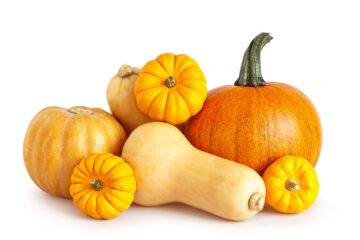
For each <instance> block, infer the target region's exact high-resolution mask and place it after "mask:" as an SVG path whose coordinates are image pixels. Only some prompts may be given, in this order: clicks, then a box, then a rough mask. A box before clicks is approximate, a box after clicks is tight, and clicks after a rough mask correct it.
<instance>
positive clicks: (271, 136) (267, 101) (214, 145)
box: [185, 33, 322, 174]
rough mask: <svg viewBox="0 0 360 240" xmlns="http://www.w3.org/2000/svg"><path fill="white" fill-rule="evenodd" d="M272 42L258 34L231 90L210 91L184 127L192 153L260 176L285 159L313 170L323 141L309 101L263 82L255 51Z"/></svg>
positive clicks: (296, 92) (289, 88)
mask: <svg viewBox="0 0 360 240" xmlns="http://www.w3.org/2000/svg"><path fill="white" fill-rule="evenodd" d="M271 39H272V38H271V36H270V35H269V34H267V33H262V34H260V35H258V36H257V37H256V38H255V39H254V40H253V41H252V42H251V44H250V46H249V48H248V49H247V51H246V52H245V55H244V59H243V62H242V67H241V72H240V76H239V79H238V80H237V81H236V82H235V86H222V87H219V88H216V89H213V90H211V91H210V92H209V93H208V97H207V99H206V101H205V103H204V106H203V108H202V110H201V111H200V112H199V113H198V114H197V115H196V116H194V117H192V118H191V119H190V120H189V121H188V122H187V124H186V126H185V134H186V136H187V138H188V139H189V140H190V142H191V143H192V144H193V145H194V146H195V147H197V148H199V149H201V150H203V151H207V152H209V153H212V154H215V155H218V156H220V157H223V158H226V159H230V160H233V161H237V162H239V163H242V164H245V165H247V166H249V167H251V168H253V169H255V170H256V171H257V172H258V173H260V174H262V173H263V171H264V170H265V168H266V167H267V166H268V165H269V164H270V163H271V162H273V161H274V160H276V159H278V158H280V157H282V156H284V155H296V156H300V157H303V158H306V159H308V160H309V162H310V163H311V164H312V165H313V166H315V164H316V162H317V160H318V158H319V154H320V149H321V141H322V136H321V125H320V119H319V116H318V113H317V111H316V109H315V107H314V105H313V104H312V103H311V101H310V99H309V98H308V97H306V96H305V95H304V94H303V93H302V92H301V91H299V90H298V89H296V88H295V87H292V86H290V85H288V84H284V83H276V82H265V81H264V80H263V78H262V75H261V66H260V50H261V49H262V47H263V46H264V45H265V44H266V43H267V42H269V41H270V40H271Z"/></svg>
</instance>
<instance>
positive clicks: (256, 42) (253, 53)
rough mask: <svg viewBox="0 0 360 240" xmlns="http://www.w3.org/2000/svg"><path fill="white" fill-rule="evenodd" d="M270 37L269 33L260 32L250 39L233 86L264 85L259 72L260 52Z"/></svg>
mask: <svg viewBox="0 0 360 240" xmlns="http://www.w3.org/2000/svg"><path fill="white" fill-rule="evenodd" d="M271 39H272V37H271V36H270V34H269V33H260V34H259V35H257V36H256V37H255V38H254V39H253V40H252V41H251V43H250V45H249V47H248V48H247V49H246V51H245V54H244V57H243V60H242V63H241V69H240V74H239V78H238V79H237V80H236V81H235V86H247V87H256V86H264V85H265V81H264V79H263V77H262V74H261V62H260V52H261V50H262V48H263V47H264V46H265V45H266V44H267V43H268V42H270V41H271Z"/></svg>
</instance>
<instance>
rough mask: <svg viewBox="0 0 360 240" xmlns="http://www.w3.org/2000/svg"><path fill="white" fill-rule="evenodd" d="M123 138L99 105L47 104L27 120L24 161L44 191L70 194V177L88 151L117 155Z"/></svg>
mask: <svg viewBox="0 0 360 240" xmlns="http://www.w3.org/2000/svg"><path fill="white" fill-rule="evenodd" d="M125 140H126V134H125V131H124V129H123V128H122V126H121V125H120V124H119V123H118V122H117V121H116V119H115V118H114V117H113V116H112V115H111V114H109V113H107V112H105V111H104V110H102V109H99V108H88V107H79V106H77V107H72V108H69V109H65V108H60V107H47V108H45V109H43V110H41V111H40V112H39V113H38V114H37V115H36V116H35V117H34V118H33V119H32V121H31V123H30V125H29V127H28V130H27V132H26V136H25V140H24V160H25V166H26V169H27V171H28V173H29V175H30V177H31V179H32V180H33V181H34V182H35V183H36V185H38V186H39V187H40V188H41V189H42V190H44V191H45V192H48V193H51V194H54V195H56V196H61V197H70V194H69V187H70V176H71V173H72V171H73V168H74V167H75V166H76V164H78V163H79V162H80V160H81V159H83V158H85V157H87V156H88V155H89V154H91V153H102V152H110V153H113V154H116V155H120V154H121V151H122V147H123V145H124V142H125Z"/></svg>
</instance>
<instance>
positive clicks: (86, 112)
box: [67, 107, 94, 115]
mask: <svg viewBox="0 0 360 240" xmlns="http://www.w3.org/2000/svg"><path fill="white" fill-rule="evenodd" d="M67 111H68V112H69V113H72V114H82V115H92V114H94V113H93V111H91V110H90V109H88V108H84V107H71V108H69V109H68V110H67Z"/></svg>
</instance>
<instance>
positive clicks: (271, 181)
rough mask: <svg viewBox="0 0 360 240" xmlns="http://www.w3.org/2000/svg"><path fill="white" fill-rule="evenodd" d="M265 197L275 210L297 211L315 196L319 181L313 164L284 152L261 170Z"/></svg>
mask: <svg viewBox="0 0 360 240" xmlns="http://www.w3.org/2000/svg"><path fill="white" fill-rule="evenodd" d="M263 179H264V182H265V185H266V191H267V193H266V201H267V203H268V204H269V205H270V206H271V207H272V208H273V209H275V210H276V211H279V212H282V213H299V212H302V211H304V210H306V209H308V208H309V207H310V206H311V205H312V204H313V203H314V201H315V200H316V197H317V195H318V192H319V181H318V178H317V175H316V172H315V169H314V168H313V166H312V165H311V164H310V163H309V162H308V161H307V160H306V159H304V158H300V157H296V156H284V157H282V158H280V159H278V160H276V161H275V162H273V163H272V164H271V165H270V166H269V167H268V168H267V169H266V170H265V172H264V175H263Z"/></svg>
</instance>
